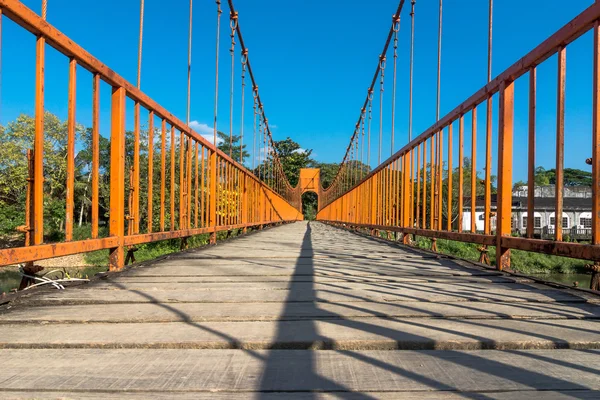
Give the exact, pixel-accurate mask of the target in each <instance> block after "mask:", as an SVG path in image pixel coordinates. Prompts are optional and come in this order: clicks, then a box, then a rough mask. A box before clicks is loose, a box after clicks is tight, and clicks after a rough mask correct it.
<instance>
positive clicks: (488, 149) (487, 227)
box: [483, 0, 493, 260]
mask: <svg viewBox="0 0 600 400" xmlns="http://www.w3.org/2000/svg"><path fill="white" fill-rule="evenodd" d="M492 18H493V0H489V2H488V54H487V56H488V57H487V81H488V83H489V82H490V81H491V80H492ZM486 112H487V113H486V128H485V130H486V133H485V136H486V138H485V142H486V143H485V188H484V197H485V199H484V200H485V206H484V218H485V221H484V233H485V234H490V233H491V208H492V199H491V197H492V183H491V180H492V179H491V178H492V96H490V97H488V99H487V109H486ZM483 248H487V247H486V246H483ZM483 258H484V260H485V257H483Z"/></svg>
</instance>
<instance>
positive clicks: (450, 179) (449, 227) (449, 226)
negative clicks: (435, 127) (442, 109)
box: [446, 122, 460, 231]
mask: <svg viewBox="0 0 600 400" xmlns="http://www.w3.org/2000/svg"><path fill="white" fill-rule="evenodd" d="M452 166H453V165H452V122H450V125H448V205H447V206H446V208H447V209H448V212H447V230H448V231H452V197H453V193H452V190H453V187H452ZM459 212H460V211H459Z"/></svg>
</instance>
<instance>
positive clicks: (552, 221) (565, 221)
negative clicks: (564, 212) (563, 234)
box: [550, 217, 569, 228]
mask: <svg viewBox="0 0 600 400" xmlns="http://www.w3.org/2000/svg"><path fill="white" fill-rule="evenodd" d="M555 222H556V220H555V219H554V217H550V225H556V224H555ZM562 227H563V228H568V227H569V218H568V217H563V219H562Z"/></svg>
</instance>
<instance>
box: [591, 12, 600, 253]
mask: <svg viewBox="0 0 600 400" xmlns="http://www.w3.org/2000/svg"><path fill="white" fill-rule="evenodd" d="M596 4H598V3H596ZM593 33H594V44H593V46H594V47H593V52H594V58H593V60H594V65H593V77H592V85H593V96H592V245H598V244H600V121H599V119H600V21H596V23H595V24H594V32H593Z"/></svg>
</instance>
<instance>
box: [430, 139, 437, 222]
mask: <svg viewBox="0 0 600 400" xmlns="http://www.w3.org/2000/svg"><path fill="white" fill-rule="evenodd" d="M436 142H437V133H436V134H434V135H433V136H431V149H430V154H429V159H430V161H429V180H430V182H429V192H430V193H429V229H431V230H434V229H436V226H435V225H434V224H433V216H434V212H433V209H434V207H435V200H434V193H435V186H434V185H435V175H436V172H435V151H436V148H437V144H436Z"/></svg>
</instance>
